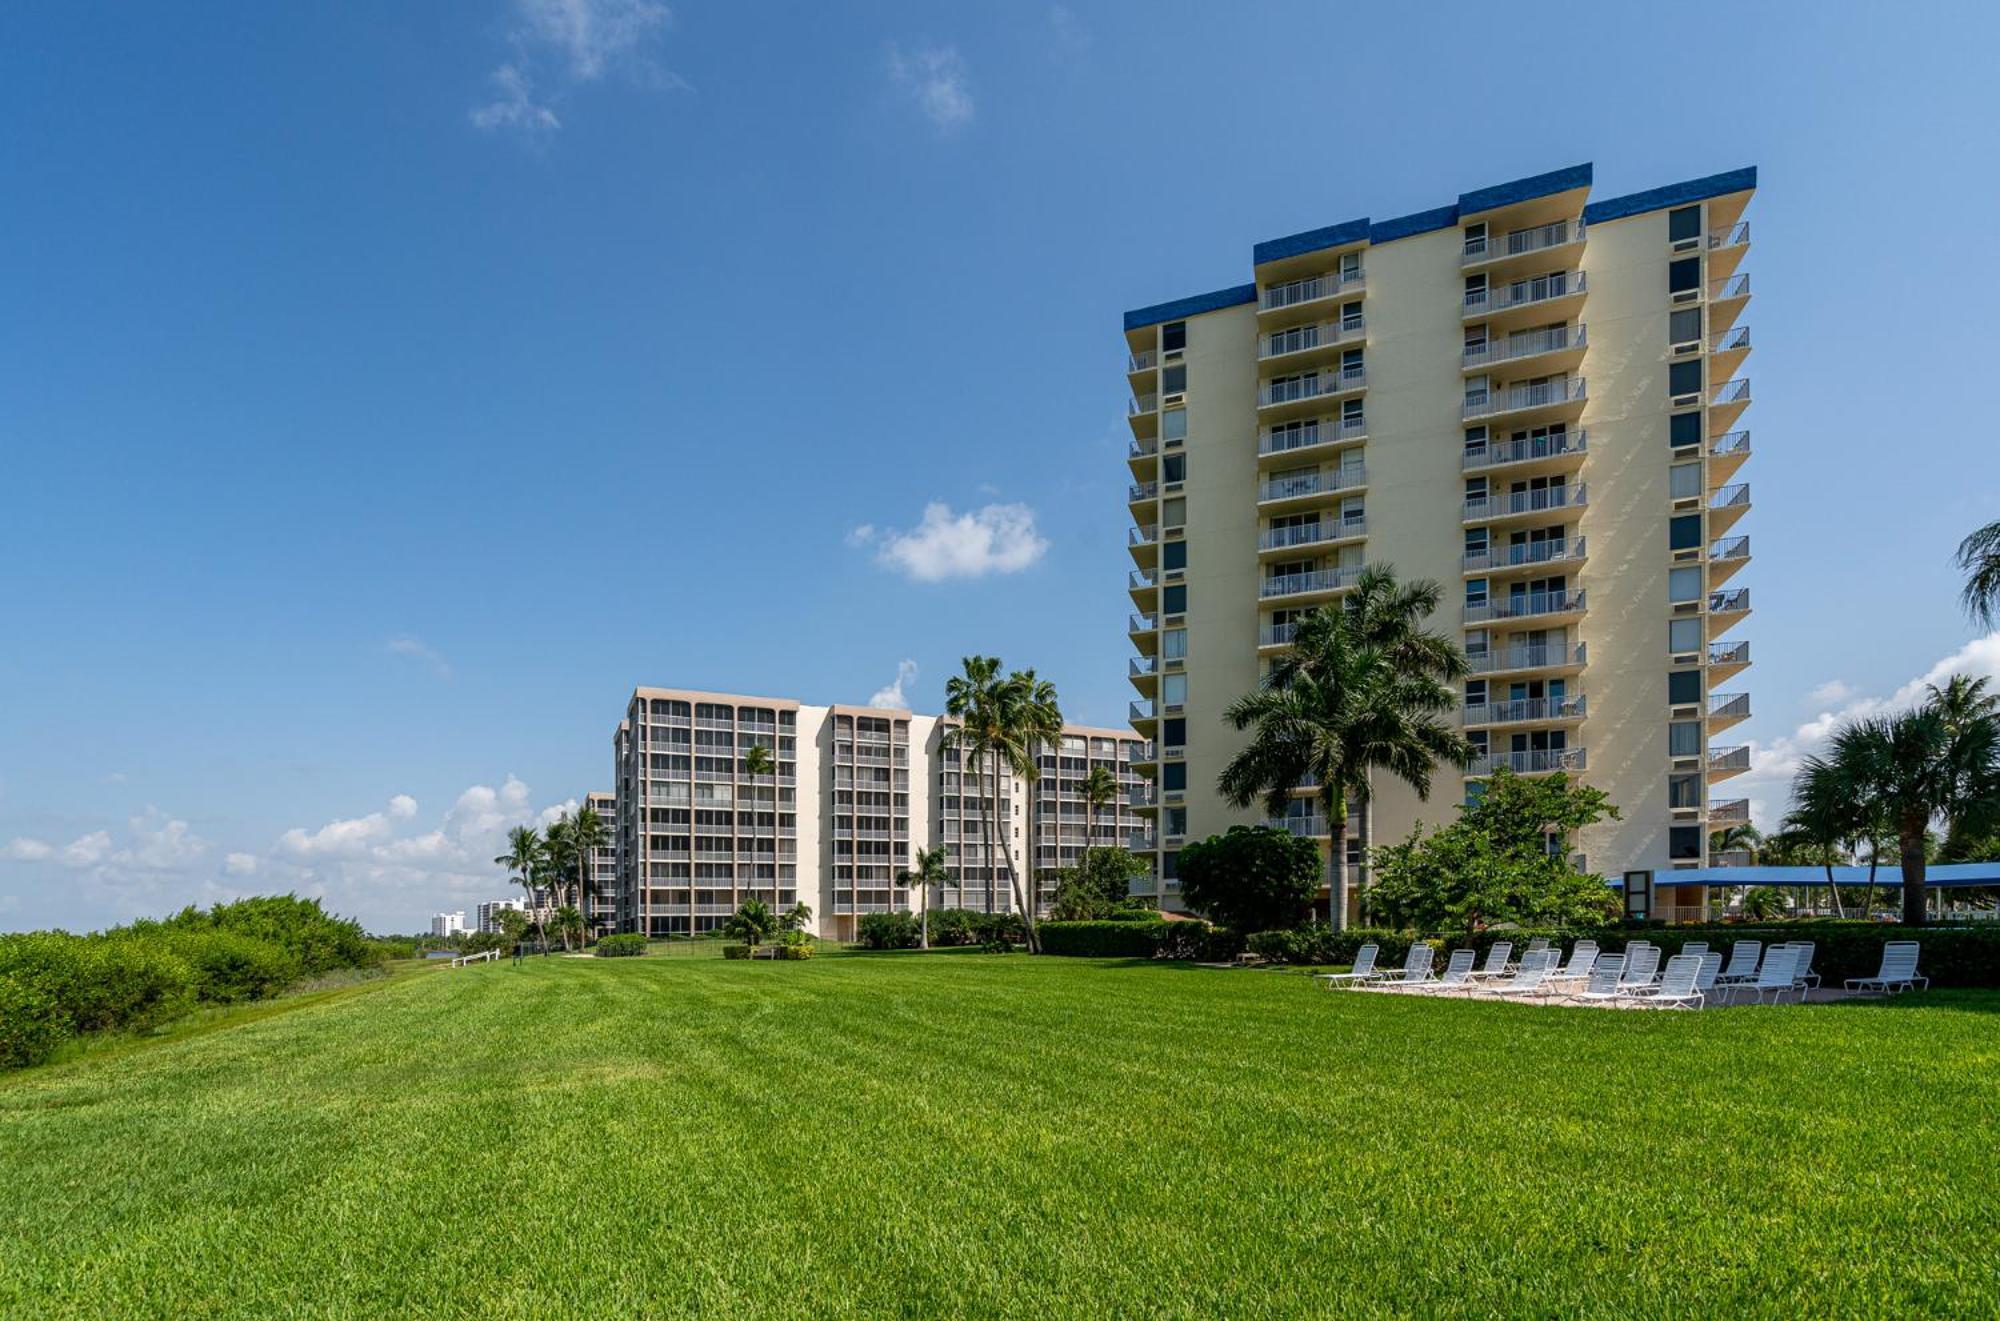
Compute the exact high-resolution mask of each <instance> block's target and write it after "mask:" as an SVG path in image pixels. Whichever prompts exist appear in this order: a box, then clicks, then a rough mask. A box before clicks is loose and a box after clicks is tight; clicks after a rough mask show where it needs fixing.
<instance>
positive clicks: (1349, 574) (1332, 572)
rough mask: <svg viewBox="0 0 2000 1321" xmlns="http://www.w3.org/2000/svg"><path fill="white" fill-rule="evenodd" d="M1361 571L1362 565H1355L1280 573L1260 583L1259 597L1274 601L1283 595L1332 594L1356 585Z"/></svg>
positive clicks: (1258, 588)
mask: <svg viewBox="0 0 2000 1321" xmlns="http://www.w3.org/2000/svg"><path fill="white" fill-rule="evenodd" d="M1361 573H1362V569H1361V566H1360V565H1355V566H1354V567H1352V568H1344V569H1312V570H1309V571H1307V572H1305V573H1287V574H1280V575H1278V576H1276V577H1271V578H1266V579H1264V581H1263V582H1261V583H1259V584H1258V587H1257V597H1258V599H1259V600H1263V601H1272V600H1277V599H1279V598H1281V597H1292V596H1324V595H1330V594H1331V593H1334V592H1343V591H1346V590H1347V589H1348V588H1350V587H1352V586H1354V584H1355V582H1356V581H1357V580H1358V579H1359V578H1360V577H1361Z"/></svg>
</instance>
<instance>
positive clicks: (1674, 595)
mask: <svg viewBox="0 0 2000 1321" xmlns="http://www.w3.org/2000/svg"><path fill="white" fill-rule="evenodd" d="M1169 590H1171V589H1169ZM1667 600H1668V601H1670V602H1672V603H1674V604H1675V605H1679V604H1680V603H1682V602H1684V601H1699V600H1701V569H1700V568H1699V567H1698V566H1694V565H1686V566H1683V567H1681V568H1678V569H1669V570H1667Z"/></svg>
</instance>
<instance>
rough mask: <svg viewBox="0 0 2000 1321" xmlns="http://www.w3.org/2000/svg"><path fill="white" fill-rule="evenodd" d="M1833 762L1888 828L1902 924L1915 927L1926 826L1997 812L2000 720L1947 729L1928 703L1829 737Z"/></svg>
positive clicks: (1921, 895)
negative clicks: (1900, 878) (1893, 846)
mask: <svg viewBox="0 0 2000 1321" xmlns="http://www.w3.org/2000/svg"><path fill="white" fill-rule="evenodd" d="M1833 760H1834V761H1835V762H1836V763H1839V764H1843V765H1845V766H1847V767H1849V768H1850V769H1851V773H1852V774H1853V775H1854V777H1855V782H1856V784H1857V785H1858V786H1860V787H1861V789H1862V790H1863V792H1864V795H1865V796H1866V797H1867V798H1869V799H1872V800H1873V802H1874V803H1875V804H1876V805H1878V807H1879V810H1880V811H1881V812H1882V814H1883V815H1884V816H1885V817H1886V819H1887V821H1888V822H1889V823H1890V824H1891V825H1892V826H1893V827H1894V831H1895V841H1896V851H1897V861H1898V863H1899V865H1900V866H1901V868H1902V873H1903V921H1904V922H1905V923H1906V924H1908V925H1911V926H1916V925H1921V924H1922V922H1923V920H1924V867H1925V861H1926V852H1927V845H1928V843H1929V840H1928V835H1929V833H1930V827H1931V823H1932V822H1933V821H1934V820H1937V819H1938V818H1940V817H1942V818H1944V819H1946V820H1958V819H1961V818H1965V819H1974V820H1985V819H1989V818H1990V817H1991V816H1993V815H1996V814H2000V720H1994V719H1985V720H1976V721H1973V722H1972V723H1970V724H1968V725H1964V726H1962V727H1960V728H1958V729H1954V728H1953V725H1952V721H1951V720H1950V719H1949V718H1948V717H1947V716H1946V715H1945V714H1943V713H1942V712H1940V711H1939V710H1938V708H1937V707H1936V706H1934V705H1927V706H1922V707H1918V708H1917V709H1916V710H1914V711H1905V712H1903V713H1901V714H1899V715H1894V716H1886V717H1879V718H1876V719H1872V720H1863V721H1860V722H1858V723H1855V724H1852V725H1849V726H1847V727H1846V728H1844V729H1842V730H1840V731H1839V732H1838V733H1837V734H1835V735H1834V738H1833Z"/></svg>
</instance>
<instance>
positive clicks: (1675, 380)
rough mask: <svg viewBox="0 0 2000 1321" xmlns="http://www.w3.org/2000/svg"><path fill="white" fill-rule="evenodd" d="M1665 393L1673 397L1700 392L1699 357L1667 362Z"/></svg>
mask: <svg viewBox="0 0 2000 1321" xmlns="http://www.w3.org/2000/svg"><path fill="white" fill-rule="evenodd" d="M1667 393H1668V394H1670V395H1673V396H1675V397H1677V398H1678V397H1679V396H1681V395H1684V394H1700V393H1701V359H1700V358H1689V359H1688V360H1687V361H1686V362H1671V363H1668V364H1667Z"/></svg>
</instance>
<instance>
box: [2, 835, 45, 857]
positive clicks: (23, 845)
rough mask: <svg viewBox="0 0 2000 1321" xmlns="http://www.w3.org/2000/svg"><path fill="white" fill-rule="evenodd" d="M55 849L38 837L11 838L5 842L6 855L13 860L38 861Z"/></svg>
mask: <svg viewBox="0 0 2000 1321" xmlns="http://www.w3.org/2000/svg"><path fill="white" fill-rule="evenodd" d="M54 852H55V849H54V847H53V846H51V845H49V844H45V843H43V842H42V841H41V840H39V839H26V838H21V839H13V840H9V841H8V842H7V856H8V857H9V858H12V859H13V860H14V861H15V862H40V861H41V860H42V859H43V858H46V857H48V856H49V855H50V854H51V853H54Z"/></svg>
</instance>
